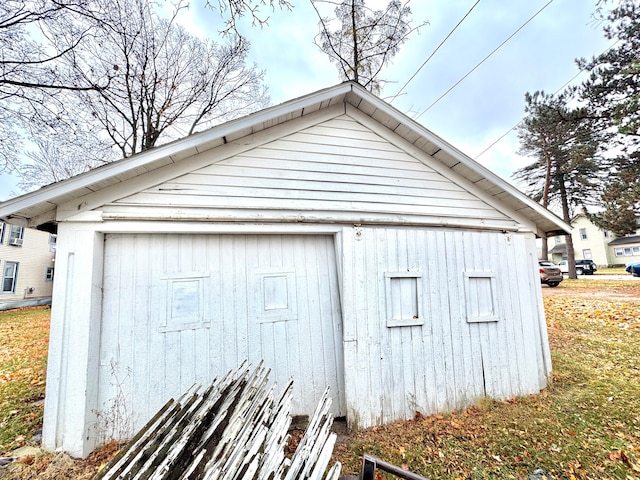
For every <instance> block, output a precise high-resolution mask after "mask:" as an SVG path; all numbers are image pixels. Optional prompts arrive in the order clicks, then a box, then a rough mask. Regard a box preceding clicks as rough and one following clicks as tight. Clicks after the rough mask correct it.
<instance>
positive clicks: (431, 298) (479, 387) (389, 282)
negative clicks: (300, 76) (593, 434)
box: [0, 83, 570, 456]
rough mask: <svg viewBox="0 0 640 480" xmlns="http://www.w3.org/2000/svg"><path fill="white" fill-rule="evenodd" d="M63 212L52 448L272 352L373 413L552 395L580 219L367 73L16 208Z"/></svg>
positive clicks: (55, 222) (278, 364)
mask: <svg viewBox="0 0 640 480" xmlns="http://www.w3.org/2000/svg"><path fill="white" fill-rule="evenodd" d="M0 220H3V221H7V222H9V223H13V224H23V225H25V226H31V227H39V228H41V229H50V230H57V233H58V246H57V256H56V281H55V285H54V292H53V305H52V319H51V336H50V348H49V360H48V371H47V391H46V399H45V418H44V431H43V445H44V447H45V448H47V449H49V450H53V451H56V450H58V451H59V450H64V451H67V452H69V453H71V454H72V455H75V456H86V455H87V454H88V453H89V452H90V451H91V450H92V449H93V448H95V446H96V445H97V444H99V443H100V442H102V441H105V440H107V439H109V438H111V437H113V438H118V439H123V438H126V437H128V436H131V435H132V434H133V433H134V432H135V430H136V428H138V427H139V426H141V425H142V424H144V423H145V422H146V421H147V420H148V419H149V418H150V416H151V415H152V414H153V412H154V411H155V410H156V409H157V408H158V407H159V406H160V405H163V404H164V403H165V402H166V401H167V400H168V399H169V398H171V397H175V396H177V395H179V394H180V393H181V392H182V391H183V390H184V389H186V388H188V387H189V386H190V385H191V384H193V383H199V382H202V383H209V382H210V381H211V380H212V379H213V378H214V377H216V376H220V375H223V374H225V373H226V372H227V371H228V370H231V369H235V368H237V367H238V366H239V364H240V363H242V362H243V361H245V360H248V361H250V362H253V363H257V362H259V361H261V360H262V361H264V362H265V365H266V367H268V368H270V369H271V370H272V372H273V375H272V378H273V379H274V380H276V381H277V382H278V383H279V384H281V385H283V384H284V383H286V382H287V381H288V379H289V378H293V380H294V386H295V387H294V409H295V413H298V414H310V413H312V411H311V410H312V409H313V407H314V406H315V404H316V402H317V401H318V399H319V397H320V394H321V392H322V391H323V390H324V389H325V387H326V386H330V388H331V396H332V400H333V408H334V411H333V414H334V415H336V416H346V418H347V422H348V424H349V425H350V426H351V427H352V428H363V427H368V426H372V425H380V424H384V423H387V422H391V421H395V420H401V419H406V418H411V417H413V415H414V414H415V412H416V411H420V412H422V413H423V414H429V413H433V412H440V411H447V410H451V409H455V408H462V407H465V406H467V405H469V404H471V403H473V402H475V401H478V400H479V399H481V398H483V397H486V396H488V397H492V398H509V397H512V396H514V395H527V394H532V393H536V392H539V391H540V389H542V388H544V387H545V386H546V384H547V380H548V378H549V375H550V372H551V359H550V353H549V346H548V341H547V333H546V323H545V318H544V311H543V307H542V297H541V290H540V280H539V275H538V266H537V252H536V246H535V238H536V236H538V237H542V236H553V235H558V234H565V233H567V232H568V231H569V230H570V227H569V226H568V225H566V224H565V223H564V222H563V221H561V220H560V219H558V218H557V217H556V216H555V215H553V214H552V213H550V212H548V211H547V210H545V209H543V208H542V207H540V205H538V204H537V203H535V202H534V201H532V200H531V199H529V198H527V197H526V196H524V195H523V194H522V193H520V192H519V191H518V190H517V189H515V188H514V187H513V186H512V185H510V184H509V183H507V182H505V181H504V180H502V179H500V178H499V177H497V176H496V175H494V174H492V173H491V172H489V171H488V170H487V169H485V168H484V167H482V166H481V165H479V164H477V163H476V162H475V161H473V160H472V159H470V158H469V157H467V156H466V155H464V154H463V153H461V152H460V151H458V150H457V149H455V148H454V147H453V146H451V145H449V144H448V143H446V142H445V141H443V140H442V139H440V138H438V137H436V136H435V135H433V134H432V133H431V132H429V131H428V130H427V129H425V128H424V127H423V126H421V125H419V124H417V123H415V122H414V121H412V120H411V119H409V118H407V117H406V116H405V115H403V114H402V113H400V112H398V111H397V110H395V109H394V108H393V107H391V106H389V105H388V104H386V103H385V102H383V101H382V100H380V99H378V98H376V97H375V96H373V95H372V94H371V93H369V92H368V91H366V90H364V89H363V88H362V87H361V86H359V85H357V84H355V83H343V84H340V85H337V86H335V87H332V88H328V89H325V90H321V91H319V92H315V93H313V94H310V95H307V96H305V97H302V98H298V99H294V100H291V101H290V102H287V103H284V104H282V105H278V106H275V107H271V108H269V109H266V110H263V111H260V112H257V113H255V114H252V115H250V116H247V117H244V118H241V119H238V120H234V121H231V122H228V123H225V124H223V125H220V126H218V127H215V128H213V129H210V130H207V131H205V132H201V133H197V134H194V135H192V136H190V137H187V138H185V139H182V140H179V141H176V142H173V143H170V144H168V145H165V146H162V147H158V148H154V149H152V150H149V151H147V152H144V153H141V154H139V155H135V156H133V157H130V158H127V159H123V160H120V161H118V162H114V163H111V164H108V165H105V166H103V167H100V168H97V169H95V170H92V171H89V172H85V173H83V174H82V175H79V176H77V177H74V178H71V179H68V180H64V181H62V182H58V183H56V184H52V185H49V186H47V187H44V188H42V189H40V190H38V191H36V192H32V193H29V194H26V195H23V196H22V197H18V198H15V199H12V200H9V201H7V202H4V203H2V204H0Z"/></svg>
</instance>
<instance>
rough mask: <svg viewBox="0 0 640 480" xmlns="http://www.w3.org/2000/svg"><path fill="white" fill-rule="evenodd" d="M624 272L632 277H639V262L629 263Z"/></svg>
mask: <svg viewBox="0 0 640 480" xmlns="http://www.w3.org/2000/svg"><path fill="white" fill-rule="evenodd" d="M625 270H626V271H627V272H629V273H630V274H631V275H633V276H634V277H640V262H631V263H630V264H628V265H627V268H625Z"/></svg>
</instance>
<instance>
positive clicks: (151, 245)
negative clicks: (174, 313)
mask: <svg viewBox="0 0 640 480" xmlns="http://www.w3.org/2000/svg"><path fill="white" fill-rule="evenodd" d="M281 271H291V272H294V273H295V274H294V275H292V276H291V277H290V279H291V281H292V283H293V285H289V288H292V289H294V290H295V298H296V300H297V301H296V318H295V319H288V320H284V321H283V320H274V321H271V320H269V319H267V320H265V319H264V318H262V317H260V316H259V315H258V313H259V312H258V310H256V309H257V308H258V307H259V306H257V305H256V302H258V301H259V300H260V298H259V295H258V294H257V293H256V285H258V284H257V283H256V282H257V279H258V280H259V279H260V278H262V277H260V275H262V274H263V273H264V272H267V273H269V272H281ZM188 275H191V276H198V278H199V279H201V281H202V282H203V284H204V298H202V299H201V300H202V301H203V302H204V303H203V313H204V315H203V322H202V324H199V325H196V326H191V327H189V328H174V329H170V328H163V327H162V325H163V322H168V320H167V319H168V316H169V310H170V309H169V302H170V299H169V298H168V297H169V295H168V292H169V290H168V286H167V285H168V282H171V281H172V279H175V278H182V277H183V276H188ZM189 278H190V277H189ZM256 312H257V313H256ZM342 352H343V350H342V320H341V312H340V297H339V293H338V281H337V270H336V259H335V247H334V238H333V237H332V236H312V235H300V236H295V235H264V236H256V235H142V234H140V235H130V234H109V235H107V236H106V243H105V256H104V293H103V315H102V326H101V344H100V370H99V399H98V404H99V410H100V413H101V414H104V415H109V414H110V412H113V411H114V410H116V409H120V411H121V412H123V413H121V414H120V415H121V416H123V417H125V418H123V420H125V419H126V420H127V421H129V422H131V423H130V425H122V426H121V428H124V429H125V430H126V429H128V431H127V432H124V433H126V434H131V432H132V431H133V430H132V428H133V429H135V428H139V427H140V426H141V425H143V424H144V423H145V422H146V421H147V420H148V418H150V416H151V415H153V413H154V412H155V411H156V410H157V409H158V408H159V407H160V406H162V405H163V404H164V403H165V402H166V400H167V399H168V398H171V397H174V396H176V395H179V394H180V393H181V392H182V391H184V390H185V389H186V388H188V387H190V386H191V385H193V384H194V383H204V384H208V383H210V382H211V381H212V379H213V378H216V377H217V378H219V377H220V376H222V375H224V374H225V373H226V372H228V371H229V370H232V369H235V368H237V367H238V365H239V364H240V363H241V362H242V361H243V360H245V359H248V360H249V361H250V362H252V363H254V364H257V363H258V362H260V361H261V360H264V361H265V366H266V367H267V368H270V369H271V370H272V374H271V378H272V380H274V381H275V382H276V383H277V384H278V385H280V386H284V385H286V383H287V382H288V380H289V378H293V379H294V395H293V396H294V401H293V403H294V413H301V414H311V413H312V412H313V409H314V408H315V406H316V404H317V402H318V399H319V398H320V396H321V395H322V393H323V391H324V390H325V388H326V387H327V386H330V388H331V395H332V398H333V407H332V408H333V412H332V413H333V414H334V415H336V416H340V415H345V414H346V410H345V400H344V379H343V377H342V372H343V370H344V366H343V357H342ZM123 409H124V410H123ZM125 423H126V422H125ZM99 426H100V425H99ZM119 428H120V427H119ZM105 433H106V434H109V435H112V436H114V437H116V438H118V436H119V435H120V436H122V435H121V434H122V433H123V432H119V431H115V432H105Z"/></svg>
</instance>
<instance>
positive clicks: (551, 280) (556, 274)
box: [538, 260, 562, 287]
mask: <svg viewBox="0 0 640 480" xmlns="http://www.w3.org/2000/svg"><path fill="white" fill-rule="evenodd" d="M538 266H539V267H540V283H546V284H547V285H549V286H550V287H557V286H558V285H559V284H560V282H561V281H562V272H561V271H560V267H558V266H557V265H556V264H555V263H553V262H549V261H547V260H540V261H539V262H538Z"/></svg>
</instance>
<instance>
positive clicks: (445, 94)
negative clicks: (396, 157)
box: [414, 0, 554, 120]
mask: <svg viewBox="0 0 640 480" xmlns="http://www.w3.org/2000/svg"><path fill="white" fill-rule="evenodd" d="M553 1H554V0H549V1H548V2H547V3H546V4H545V5H544V6H543V7H542V8H541V9H540V10H538V11H537V12H536V13H534V14H533V16H532V17H531V18H529V20H527V21H526V22H524V23H523V24H522V25H521V26H520V27H519V28H518V29H517V30H516V31H515V32H513V33H512V34H511V35H509V37H508V38H507V39H506V40H505V41H503V42H502V43H501V44H500V45H498V46H497V47H496V48H495V49H494V50H493V51H492V52H491V53H490V54H489V55H487V56H486V57H484V58H483V59H482V61H480V63H478V64H477V65H476V66H475V67H473V68H472V69H471V70H469V71H468V72H467V73H466V74H465V75H464V76H463V77H462V78H461V79H460V80H458V81H457V82H456V83H454V84H453V85H452V86H451V87H449V89H447V91H446V92H444V93H443V94H442V95H440V96H439V97H438V98H437V100H436V101H435V102H433V103H432V104H431V105H429V106H428V107H427V108H425V109H424V110H423V111H422V112H420V113H419V114H418V115H417V116H416V117H414V120H417V119H418V118H420V117H421V116H422V115H424V114H425V112H427V111H428V110H429V109H431V108H432V107H433V106H434V105H435V104H436V103H438V102H439V101H440V100H442V99H443V98H444V97H446V96H447V95H448V94H449V92H451V90H453V89H454V88H456V87H457V86H458V85H459V84H460V83H462V81H463V80H464V79H465V78H467V77H468V76H469V75H471V74H472V73H473V72H474V71H475V70H476V69H477V68H478V67H479V66H480V65H482V64H483V63H484V62H485V61H487V60H488V59H489V57H491V56H492V55H493V54H494V53H496V52H497V51H498V50H500V49H501V48H502V47H503V46H504V45H505V44H506V43H507V42H508V41H509V40H511V39H512V38H513V37H514V36H516V34H517V33H518V32H519V31H520V30H522V29H523V28H524V27H525V26H527V25H528V24H529V22H531V21H532V20H533V19H534V18H536V17H537V16H538V15H539V14H540V13H541V12H542V11H543V10H544V9H545V8H547V7H548V6H549V5H551V4H552V3H553Z"/></svg>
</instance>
